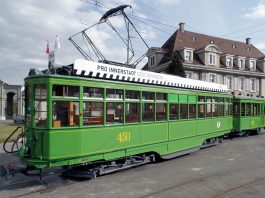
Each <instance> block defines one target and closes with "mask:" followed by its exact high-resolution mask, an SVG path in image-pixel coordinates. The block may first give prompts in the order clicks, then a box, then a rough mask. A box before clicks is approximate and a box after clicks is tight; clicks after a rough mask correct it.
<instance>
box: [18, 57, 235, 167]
mask: <svg viewBox="0 0 265 198" xmlns="http://www.w3.org/2000/svg"><path fill="white" fill-rule="evenodd" d="M77 63H78V62H77ZM81 63H82V64H87V65H89V64H92V63H93V62H88V61H85V62H84V61H83V60H82V61H81ZM93 64H96V65H92V67H94V68H93V69H95V68H96V67H97V64H100V63H93ZM79 65H80V62H79ZM100 65H103V66H106V67H107V66H108V65H106V64H100ZM114 67H116V66H108V69H109V68H114ZM117 68H120V67H117ZM131 71H135V70H133V69H128V72H131ZM138 71H140V70H138ZM75 72H76V68H75ZM141 72H143V73H141V75H142V76H144V74H149V73H151V72H146V71H141ZM86 73H89V74H91V72H86ZM84 74H85V73H84V72H82V75H76V74H74V75H73V74H72V75H69V76H66V75H60V74H42V75H34V74H33V75H30V76H29V77H27V78H26V79H25V90H26V93H25V102H26V105H25V108H26V111H25V112H26V115H25V127H24V128H25V139H26V141H25V144H24V146H22V147H21V149H20V150H19V155H20V157H21V159H22V160H23V161H24V162H25V163H26V164H27V165H28V166H33V167H35V168H39V169H42V168H48V167H55V166H71V165H78V164H86V163H92V162H99V161H100V162H102V161H108V162H109V161H113V160H116V159H120V158H126V157H130V156H137V155H140V156H143V155H145V156H148V154H149V155H150V154H152V155H153V154H156V155H159V156H160V157H162V158H164V159H168V158H171V157H176V156H179V155H183V154H186V153H190V152H192V151H195V150H198V149H200V148H202V147H204V146H207V145H212V144H216V143H218V142H219V141H220V139H221V138H222V137H223V136H224V135H225V134H228V133H230V132H231V130H232V127H233V117H232V95H230V94H227V93H225V92H224V91H223V90H222V89H220V90H221V91H218V89H214V90H215V91H211V89H210V88H209V86H213V87H214V86H217V85H215V84H213V83H208V84H207V89H208V90H209V91H205V90H203V89H202V88H201V87H203V85H202V86H201V87H199V85H198V86H196V88H197V90H195V89H183V88H177V87H176V84H174V83H171V84H170V83H168V84H167V85H162V84H163V82H162V81H159V82H156V83H158V84H147V83H144V82H143V81H144V80H141V78H138V82H126V81H125V80H124V78H123V77H122V76H120V77H121V78H122V79H123V80H122V81H120V80H110V79H107V77H106V75H105V76H104V74H103V76H104V77H105V78H99V77H100V76H101V74H98V73H97V74H95V75H96V77H93V76H92V77H91V76H90V77H87V76H85V75H84ZM155 75H159V76H162V77H164V79H165V76H166V79H168V77H170V78H172V76H170V75H164V74H155ZM110 76H111V75H110ZM112 77H113V76H112ZM175 78H177V77H174V79H175ZM115 79H117V78H115ZM139 79H140V81H142V82H139ZM136 80H137V79H136ZM185 80H186V81H187V80H188V79H185ZM181 81H182V79H181ZM187 82H189V80H188V81H187ZM205 83H206V82H205ZM170 85H173V86H170ZM179 86H186V85H185V84H184V83H183V84H182V85H179ZM218 86H219V85H218ZM198 89H201V90H198Z"/></svg>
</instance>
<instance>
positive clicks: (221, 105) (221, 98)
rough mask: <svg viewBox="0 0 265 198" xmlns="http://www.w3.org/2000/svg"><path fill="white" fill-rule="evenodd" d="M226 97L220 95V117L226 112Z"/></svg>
mask: <svg viewBox="0 0 265 198" xmlns="http://www.w3.org/2000/svg"><path fill="white" fill-rule="evenodd" d="M224 101H225V100H224V98H223V97H220V98H219V101H218V116H219V117H223V116H224V114H225V112H224V111H225V109H224V108H225V103H224Z"/></svg>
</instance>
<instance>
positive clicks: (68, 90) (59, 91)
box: [52, 84, 80, 98]
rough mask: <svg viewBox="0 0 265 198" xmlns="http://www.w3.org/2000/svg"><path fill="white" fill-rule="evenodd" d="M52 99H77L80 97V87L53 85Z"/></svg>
mask: <svg viewBox="0 0 265 198" xmlns="http://www.w3.org/2000/svg"><path fill="white" fill-rule="evenodd" d="M75 89H76V90H75ZM52 97H55V98H59V97H63V98H79V97H80V86H77V85H58V84H54V85H53V86H52Z"/></svg>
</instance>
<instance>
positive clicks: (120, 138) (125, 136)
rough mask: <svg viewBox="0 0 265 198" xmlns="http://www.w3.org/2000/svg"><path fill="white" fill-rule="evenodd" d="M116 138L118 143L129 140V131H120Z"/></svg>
mask: <svg viewBox="0 0 265 198" xmlns="http://www.w3.org/2000/svg"><path fill="white" fill-rule="evenodd" d="M117 140H118V141H119V142H120V143H123V142H130V141H131V133H130V132H122V133H119V135H118V138H117Z"/></svg>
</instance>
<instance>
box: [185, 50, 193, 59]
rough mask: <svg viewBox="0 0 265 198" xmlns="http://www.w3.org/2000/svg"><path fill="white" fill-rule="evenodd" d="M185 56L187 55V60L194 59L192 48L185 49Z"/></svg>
mask: <svg viewBox="0 0 265 198" xmlns="http://www.w3.org/2000/svg"><path fill="white" fill-rule="evenodd" d="M184 57H185V61H192V59H193V56H192V50H185V51H184Z"/></svg>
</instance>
